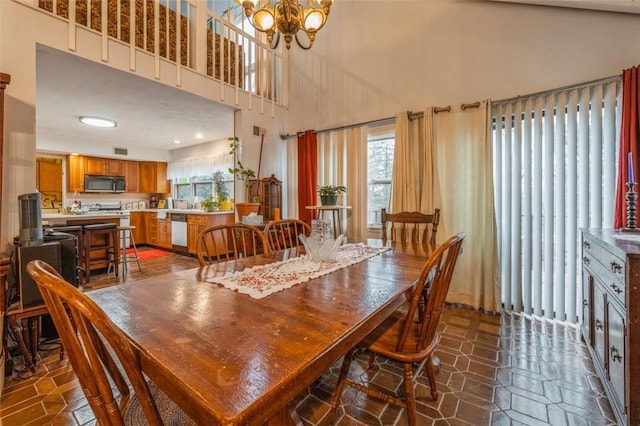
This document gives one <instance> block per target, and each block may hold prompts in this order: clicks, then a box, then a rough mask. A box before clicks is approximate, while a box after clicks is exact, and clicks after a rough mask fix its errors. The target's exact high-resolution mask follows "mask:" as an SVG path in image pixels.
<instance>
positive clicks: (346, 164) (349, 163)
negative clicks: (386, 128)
mask: <svg viewBox="0 0 640 426" xmlns="http://www.w3.org/2000/svg"><path fill="white" fill-rule="evenodd" d="M366 182H367V131H366V128H365V127H352V128H349V129H342V130H335V131H330V132H322V133H319V134H318V185H344V186H346V187H347V193H346V194H345V195H346V200H344V197H345V195H343V204H344V203H345V202H346V204H347V205H349V206H351V210H343V213H342V222H343V223H342V229H343V231H344V233H345V234H346V235H347V240H348V241H366V239H367V185H366ZM318 203H319V202H318Z"/></svg>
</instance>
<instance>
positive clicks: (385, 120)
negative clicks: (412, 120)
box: [280, 117, 395, 140]
mask: <svg viewBox="0 0 640 426" xmlns="http://www.w3.org/2000/svg"><path fill="white" fill-rule="evenodd" d="M394 119H395V117H386V118H379V119H377V120H370V121H364V122H362V123H356V124H348V125H345V126H340V127H333V128H331V129H322V130H314V133H316V134H318V133H326V132H333V131H336V130H345V129H352V128H354V127H360V126H367V125H370V124H386V123H387V122H390V121H392V120H394ZM298 133H304V132H298ZM298 133H296V134H293V135H292V134H289V133H285V134H283V135H280V139H282V140H284V139H289V138H292V137H295V136H297V135H298Z"/></svg>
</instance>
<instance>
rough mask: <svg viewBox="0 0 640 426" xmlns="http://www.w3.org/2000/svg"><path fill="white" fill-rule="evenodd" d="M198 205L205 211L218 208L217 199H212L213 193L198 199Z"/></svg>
mask: <svg viewBox="0 0 640 426" xmlns="http://www.w3.org/2000/svg"><path fill="white" fill-rule="evenodd" d="M200 207H202V210H204V211H205V212H212V211H214V210H215V209H217V208H218V200H214V199H213V195H211V194H209V195H207V198H205V199H204V200H202V201H200Z"/></svg>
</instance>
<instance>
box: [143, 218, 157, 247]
mask: <svg viewBox="0 0 640 426" xmlns="http://www.w3.org/2000/svg"><path fill="white" fill-rule="evenodd" d="M143 214H144V227H145V236H146V238H145V240H146V243H147V244H149V245H152V246H157V245H158V214H157V213H155V212H144V213H143Z"/></svg>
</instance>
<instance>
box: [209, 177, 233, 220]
mask: <svg viewBox="0 0 640 426" xmlns="http://www.w3.org/2000/svg"><path fill="white" fill-rule="evenodd" d="M213 189H214V191H215V193H216V200H217V201H218V205H219V207H220V210H231V209H233V203H231V202H230V201H229V195H230V194H229V188H228V187H227V185H226V183H225V181H224V173H223V172H222V170H216V171H215V172H214V173H213Z"/></svg>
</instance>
